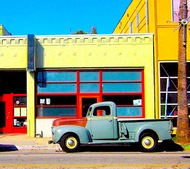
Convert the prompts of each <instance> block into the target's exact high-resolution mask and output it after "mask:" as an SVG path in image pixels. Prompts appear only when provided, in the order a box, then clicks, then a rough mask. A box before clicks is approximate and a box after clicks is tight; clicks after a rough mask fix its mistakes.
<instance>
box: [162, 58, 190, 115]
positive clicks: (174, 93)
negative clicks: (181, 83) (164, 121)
mask: <svg viewBox="0 0 190 169" xmlns="http://www.w3.org/2000/svg"><path fill="white" fill-rule="evenodd" d="M187 70H190V63H188V62H187ZM177 82H178V63H177V62H171V63H169V62H166V63H160V116H161V118H177V105H178V101H177V97H178V83H177ZM189 86H190V72H189V71H187V98H188V105H189V107H190V87H189ZM189 111H190V109H189Z"/></svg>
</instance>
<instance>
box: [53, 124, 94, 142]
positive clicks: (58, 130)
mask: <svg viewBox="0 0 190 169" xmlns="http://www.w3.org/2000/svg"><path fill="white" fill-rule="evenodd" d="M66 133H74V134H76V135H77V136H78V138H79V140H80V143H81V144H87V143H89V142H91V141H92V139H91V136H90V133H89V131H88V130H87V129H86V128H84V127H81V126H72V125H63V126H57V127H53V128H52V138H53V142H54V143H59V141H60V139H61V137H62V136H63V135H65V134H66Z"/></svg>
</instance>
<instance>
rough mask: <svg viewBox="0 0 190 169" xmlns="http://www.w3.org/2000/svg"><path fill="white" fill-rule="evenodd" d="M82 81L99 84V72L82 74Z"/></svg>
mask: <svg viewBox="0 0 190 169" xmlns="http://www.w3.org/2000/svg"><path fill="white" fill-rule="evenodd" d="M80 81H81V82H87V81H88V82H89V81H90V82H97V81H99V74H98V72H80Z"/></svg>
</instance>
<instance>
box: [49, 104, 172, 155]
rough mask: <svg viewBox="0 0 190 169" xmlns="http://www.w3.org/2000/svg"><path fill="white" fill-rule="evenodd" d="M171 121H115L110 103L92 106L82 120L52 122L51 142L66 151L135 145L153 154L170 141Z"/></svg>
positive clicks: (114, 106) (114, 107)
mask: <svg viewBox="0 0 190 169" xmlns="http://www.w3.org/2000/svg"><path fill="white" fill-rule="evenodd" d="M171 132H172V122H171V121H170V120H167V119H126V118H125V119H118V117H117V107H116V105H115V103H113V102H111V101H107V102H100V103H95V104H92V105H91V106H90V107H89V108H88V111H87V115H86V117H84V118H69V119H68V118H67V119H66V118H60V119H56V120H54V122H53V126H52V140H50V141H49V143H58V144H60V146H61V148H62V149H63V150H64V151H65V152H75V151H77V150H78V149H79V147H80V145H94V144H98V145H100V144H101V145H105V144H122V145H125V143H138V145H139V147H140V149H141V151H154V150H155V149H156V148H157V146H158V143H160V142H162V141H163V140H171Z"/></svg>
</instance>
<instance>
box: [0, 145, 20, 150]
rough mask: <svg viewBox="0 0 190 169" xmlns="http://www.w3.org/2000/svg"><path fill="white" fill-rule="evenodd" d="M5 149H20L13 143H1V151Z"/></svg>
mask: <svg viewBox="0 0 190 169" xmlns="http://www.w3.org/2000/svg"><path fill="white" fill-rule="evenodd" d="M3 151H18V148H17V147H16V146H15V145H13V144H0V152H3Z"/></svg>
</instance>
